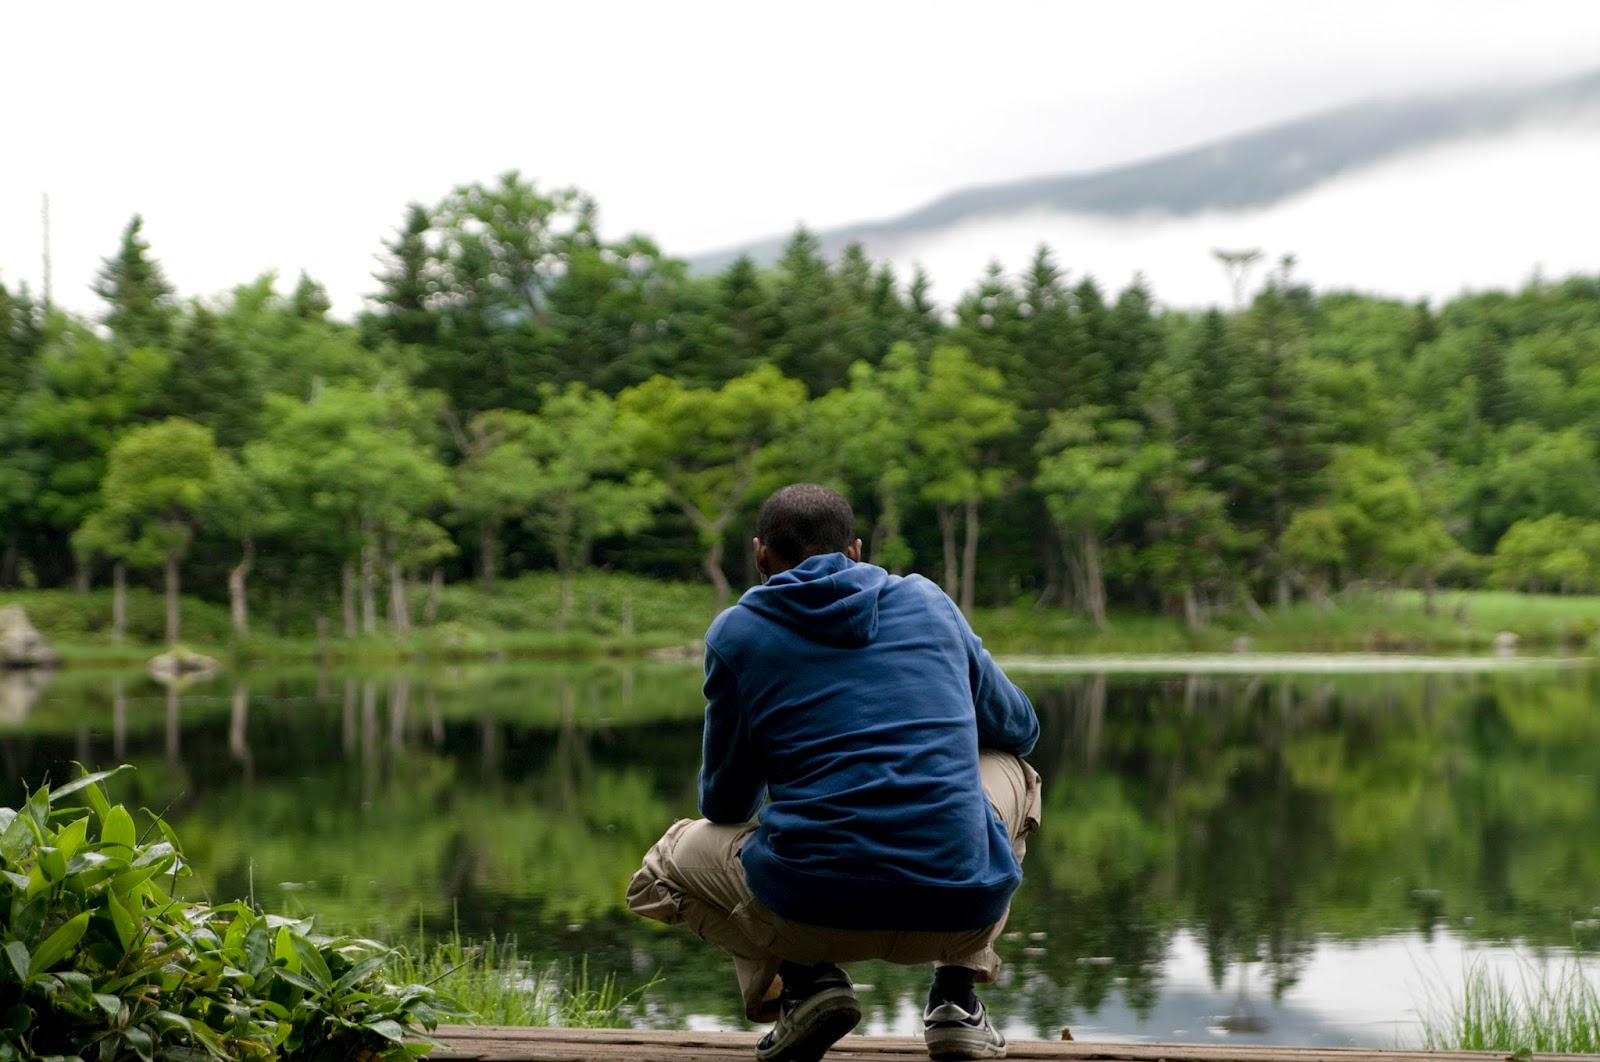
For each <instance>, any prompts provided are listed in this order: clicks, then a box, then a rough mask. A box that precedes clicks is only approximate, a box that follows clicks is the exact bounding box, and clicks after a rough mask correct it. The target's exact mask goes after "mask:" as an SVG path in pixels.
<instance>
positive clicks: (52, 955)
mask: <svg viewBox="0 0 1600 1062" xmlns="http://www.w3.org/2000/svg"><path fill="white" fill-rule="evenodd" d="M88 928H89V912H88V911H85V912H83V913H82V914H80V915H78V916H77V917H75V918H72V919H69V920H68V921H66V922H64V923H62V924H61V925H60V926H59V927H57V929H56V931H55V932H54V933H51V934H50V937H49V939H47V940H46V941H45V942H44V943H43V944H41V945H39V948H38V950H37V951H35V952H34V953H33V961H32V962H30V963H29V964H28V979H29V980H30V981H31V980H32V979H34V978H36V977H38V976H39V975H40V974H42V973H45V972H46V971H48V970H49V969H50V967H52V966H54V965H55V964H56V963H58V962H60V961H61V960H62V959H64V958H66V957H67V954H68V953H69V952H70V951H72V949H73V948H74V947H76V946H77V944H78V941H79V940H82V939H83V934H84V933H85V932H86V931H87V930H88Z"/></svg>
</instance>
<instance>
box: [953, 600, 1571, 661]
mask: <svg viewBox="0 0 1600 1062" xmlns="http://www.w3.org/2000/svg"><path fill="white" fill-rule="evenodd" d="M973 626H974V627H975V628H976V629H977V631H978V633H980V634H981V635H983V639H984V642H985V644H986V645H988V646H989V648H990V649H992V650H994V651H996V652H1002V653H1007V654H1012V655H1019V654H1037V655H1064V654H1101V653H1184V652H1229V651H1234V650H1238V649H1249V650H1252V651H1260V652H1329V653H1334V652H1362V651H1366V652H1402V651H1403V652H1426V653H1462V652H1483V651H1486V650H1488V649H1489V648H1490V647H1491V646H1492V645H1493V643H1494V639H1495V636H1496V635H1497V634H1499V633H1500V632H1501V631H1511V632H1513V633H1515V634H1516V635H1517V636H1518V638H1519V639H1520V642H1521V645H1522V647H1523V648H1525V649H1533V650H1565V651H1583V650H1585V649H1588V648H1590V647H1591V645H1592V643H1593V642H1594V639H1595V636H1596V634H1597V632H1600V596H1585V597H1560V596H1556V595H1551V594H1518V593H1510V592H1506V591H1497V590H1455V591H1441V592H1439V593H1437V594H1435V595H1434V600H1433V607H1432V609H1431V611H1430V609H1429V608H1428V606H1427V603H1426V602H1425V601H1424V599H1423V596H1422V594H1421V593H1420V592H1417V591H1406V590H1402V591H1396V592H1393V593H1377V592H1370V591H1351V592H1347V593H1344V594H1341V595H1339V596H1338V598H1337V599H1336V600H1335V601H1334V602H1333V605H1332V607H1331V608H1324V607H1319V606H1317V605H1313V604H1311V603H1309V602H1297V603H1295V604H1294V605H1291V606H1290V607H1289V608H1286V609H1279V608H1276V607H1271V608H1268V609H1267V610H1266V614H1265V618H1264V619H1257V618H1253V617H1251V616H1250V615H1248V614H1247V613H1245V612H1244V611H1243V610H1237V609H1236V610H1230V611H1227V612H1222V613H1219V614H1217V615H1215V616H1213V617H1212V619H1211V622H1210V623H1209V624H1208V625H1207V626H1206V627H1204V628H1203V629H1201V630H1198V631H1190V630H1189V629H1188V628H1187V627H1186V626H1185V625H1184V623H1183V621H1182V620H1181V619H1178V618H1175V617H1167V616H1155V615H1149V614H1141V613H1120V614H1113V615H1112V616H1111V622H1110V625H1109V627H1108V628H1107V629H1106V630H1099V629H1097V628H1096V627H1095V626H1094V625H1093V624H1092V623H1090V622H1089V621H1088V620H1087V619H1086V618H1084V617H1082V616H1078V615H1075V614H1072V613H1067V612H1063V611H1061V610H1059V609H1047V610H1039V609H1033V608H1030V607H1023V606H1013V607H1010V608H1000V609H980V610H978V614H977V615H976V616H975V617H974V618H973Z"/></svg>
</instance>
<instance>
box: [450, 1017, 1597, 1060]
mask: <svg viewBox="0 0 1600 1062" xmlns="http://www.w3.org/2000/svg"><path fill="white" fill-rule="evenodd" d="M435 1035H436V1036H438V1038H439V1039H441V1040H443V1041H444V1042H445V1043H447V1044H448V1045H449V1046H450V1048H451V1049H452V1050H450V1051H449V1052H436V1053H435V1054H434V1056H433V1057H434V1058H436V1059H438V1060H439V1062H446V1060H449V1062H457V1060H459V1062H468V1060H481V1062H689V1060H690V1059H705V1060H707V1062H722V1060H730V1062H731V1060H734V1059H738V1060H740V1062H751V1060H752V1059H753V1058H754V1057H755V1047H756V1040H757V1039H759V1037H760V1034H759V1033H753V1032H724V1033H691V1032H661V1031H656V1030H647V1029H526V1028H509V1027H504V1026H488V1025H485V1026H466V1025H451V1026H444V1027H441V1028H440V1029H439V1031H438V1032H437V1033H436V1034H435ZM927 1057H928V1053H927V1050H926V1049H925V1048H924V1047H923V1045H922V1040H921V1038H920V1037H915V1038H914V1037H908V1036H846V1037H845V1038H844V1039H843V1040H840V1041H839V1042H838V1043H837V1044H835V1045H834V1046H833V1050H831V1051H829V1052H828V1055H827V1059H825V1060H824V1062H829V1060H837V1062H874V1060H875V1062H915V1060H919V1059H926V1058H927ZM1006 1057H1007V1058H1009V1059H1016V1060H1023V1062H1026V1060H1031V1059H1076V1060H1078V1062H1504V1060H1505V1059H1506V1058H1507V1056H1506V1055H1502V1054H1495V1053H1490V1052H1484V1051H1371V1050H1356V1049H1338V1048H1318V1047H1259V1046H1242V1045H1240V1046H1230V1045H1228V1044H1124V1043H1093V1042H1084V1041H1081V1040H1074V1041H1072V1042H1071V1043H1066V1042H1062V1041H1058V1040H1057V1041H1052V1040H1012V1041H1011V1042H1010V1043H1009V1044H1008V1045H1007V1050H1006ZM1533 1057H1534V1059H1536V1060H1537V1062H1596V1057H1597V1056H1595V1055H1554V1054H1538V1055H1534V1056H1533Z"/></svg>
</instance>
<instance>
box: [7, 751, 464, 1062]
mask: <svg viewBox="0 0 1600 1062" xmlns="http://www.w3.org/2000/svg"><path fill="white" fill-rule="evenodd" d="M120 769H121V768H119V770H120ZM113 773H115V772H111V771H108V772H104V773H101V774H93V775H85V776H84V777H82V778H79V779H78V780H76V781H74V782H72V783H70V784H68V785H65V786H62V787H61V788H59V789H57V790H55V791H54V792H52V791H51V790H50V789H48V788H41V789H39V790H37V791H35V792H33V793H31V794H29V797H28V799H27V801H26V802H25V803H24V804H23V806H22V807H21V808H20V809H12V808H0V940H3V943H0V951H3V952H4V955H3V957H0V1062H32V1060H35V1059H39V1060H43V1059H47V1058H51V1059H57V1058H65V1059H72V1058H77V1059H80V1060H82V1062H133V1060H134V1059H139V1060H140V1062H158V1060H164V1062H205V1060H207V1059H215V1060H218V1062H232V1060H245V1062H265V1060H280V1059H281V1060H296V1062H299V1060H306V1062H334V1060H343V1059H347V1058H353V1057H356V1056H358V1055H368V1056H376V1058H378V1059H382V1060H385V1062H396V1060H401V1059H407V1058H410V1057H411V1056H413V1055H417V1054H423V1053H425V1052H427V1051H428V1050H429V1049H430V1046H431V1042H418V1041H416V1040H410V1041H408V1039H407V1037H408V1035H409V1036H416V1035H417V1033H416V1027H417V1026H421V1027H423V1028H426V1029H429V1030H431V1029H433V1028H434V1027H436V1025H437V1024H438V1021H439V1019H440V1018H441V1017H450V1016H454V1015H457V1014H459V1013H460V1010H459V1008H458V1006H457V1005H456V1004H455V1003H454V1002H453V1001H452V1000H450V999H449V998H447V997H445V996H444V995H442V994H441V993H439V992H437V991H435V990H434V989H432V988H430V987H427V986H423V985H396V984H392V983H390V982H389V981H388V980H386V979H385V977H384V975H383V970H384V968H385V967H386V965H387V964H389V963H390V962H392V961H393V958H394V951H393V949H391V948H388V947H385V946H384V945H382V944H378V943H377V942H375V941H370V940H360V939H355V938H349V937H335V938H329V937H322V936H318V935H316V934H314V933H313V931H312V926H311V923H310V922H309V921H299V920H295V919H288V918H278V917H274V916H270V915H263V914H259V913H257V912H256V911H253V910H252V909H251V908H250V907H248V906H246V905H244V904H240V903H231V904H223V905H220V906H207V905H205V904H198V903H189V902H185V901H181V900H176V899H174V898H173V897H172V896H171V895H170V894H169V893H168V892H167V890H166V889H165V888H164V887H163V885H164V884H166V885H170V883H171V879H173V878H175V877H177V876H179V875H182V874H185V873H186V872H187V868H186V867H185V865H184V862H183V856H182V852H181V850H180V848H179V845H178V841H177V838H176V837H175V836H174V835H173V833H172V831H171V829H170V828H169V827H168V826H167V825H166V823H165V822H163V821H162V820H161V819H160V818H159V817H157V818H155V819H154V822H153V824H152V827H151V828H150V829H147V830H146V831H145V836H144V837H140V836H137V835H136V832H135V829H134V821H133V816H132V815H130V814H129V813H128V811H127V810H126V809H124V808H123V807H122V806H121V805H116V806H113V805H111V804H110V803H108V801H107V799H106V796H105V793H104V791H103V790H102V789H101V788H100V785H99V783H100V782H101V781H102V780H104V779H105V778H106V777H108V776H109V775H111V774H113ZM74 795H78V796H81V797H82V798H83V799H84V800H86V801H87V803H88V806H87V807H77V806H62V801H63V799H64V798H66V797H68V796H74ZM152 832H154V833H155V834H156V837H155V839H154V840H148V838H149V836H150V834H151V833H152ZM424 1039H425V1038H424Z"/></svg>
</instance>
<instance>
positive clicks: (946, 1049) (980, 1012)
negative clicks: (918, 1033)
mask: <svg viewBox="0 0 1600 1062" xmlns="http://www.w3.org/2000/svg"><path fill="white" fill-rule="evenodd" d="M922 1037H923V1039H925V1040H926V1041H927V1042H928V1057H929V1058H932V1059H933V1060H934V1062H947V1060H948V1062H957V1060H964V1059H969V1058H1004V1057H1006V1038H1005V1037H1004V1036H1001V1035H1000V1030H999V1029H996V1028H995V1027H994V1026H993V1025H991V1024H990V1023H989V1012H988V1011H987V1010H985V1009H984V1006H983V1003H982V1002H981V1001H980V1002H979V1003H978V1009H977V1010H975V1011H968V1010H967V1009H965V1008H964V1007H961V1006H959V1005H958V1004H955V1003H940V1004H939V1005H938V1006H937V1007H930V1008H928V1010H926V1011H925V1012H924V1013H923V1015H922Z"/></svg>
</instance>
